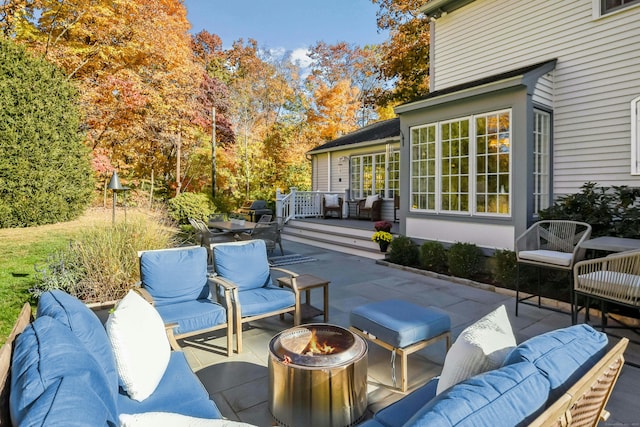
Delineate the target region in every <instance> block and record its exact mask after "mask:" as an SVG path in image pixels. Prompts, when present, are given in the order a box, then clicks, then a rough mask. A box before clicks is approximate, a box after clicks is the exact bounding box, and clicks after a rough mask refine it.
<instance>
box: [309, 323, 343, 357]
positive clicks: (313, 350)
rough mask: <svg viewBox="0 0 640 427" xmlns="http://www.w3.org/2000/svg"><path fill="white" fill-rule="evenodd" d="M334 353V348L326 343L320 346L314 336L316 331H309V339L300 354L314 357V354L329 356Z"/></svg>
mask: <svg viewBox="0 0 640 427" xmlns="http://www.w3.org/2000/svg"><path fill="white" fill-rule="evenodd" d="M335 351H336V348H335V347H332V346H330V345H329V344H327V342H326V341H325V342H323V343H322V344H320V343H319V342H318V337H317V336H316V330H315V329H312V330H311V339H310V340H309V343H308V344H307V346H306V347H305V348H304V350H302V354H304V355H306V356H314V355H316V354H331V353H333V352H335Z"/></svg>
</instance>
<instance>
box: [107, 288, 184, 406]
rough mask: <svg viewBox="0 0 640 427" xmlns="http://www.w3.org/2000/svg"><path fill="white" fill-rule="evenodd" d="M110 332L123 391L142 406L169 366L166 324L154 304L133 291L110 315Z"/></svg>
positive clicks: (108, 333)
mask: <svg viewBox="0 0 640 427" xmlns="http://www.w3.org/2000/svg"><path fill="white" fill-rule="evenodd" d="M106 329H107V335H108V336H109V341H111V348H112V349H113V354H114V356H115V359H116V368H117V369H118V375H119V376H120V382H121V384H122V387H123V388H124V389H125V390H126V392H127V394H128V395H129V397H131V398H132V399H134V400H137V401H139V402H141V401H143V400H144V399H146V398H147V397H149V396H150V395H151V394H152V393H153V392H154V391H155V389H156V387H157V386H158V384H159V383H160V380H161V379H162V376H163V375H164V372H165V370H166V369H167V365H168V364H169V358H170V357H171V348H170V347H169V339H168V338H167V334H166V331H165V328H164V322H163V321H162V318H160V315H159V314H158V312H157V311H156V309H155V308H153V306H151V304H149V303H148V302H147V301H145V300H144V298H142V297H141V296H140V295H138V294H137V293H136V292H134V291H129V293H128V294H127V295H126V296H125V297H124V298H123V299H122V301H120V302H119V303H118V305H117V306H116V309H115V311H114V312H113V313H111V314H110V315H109V319H108V320H107V324H106Z"/></svg>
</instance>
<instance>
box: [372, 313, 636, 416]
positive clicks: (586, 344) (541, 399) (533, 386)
mask: <svg viewBox="0 0 640 427" xmlns="http://www.w3.org/2000/svg"><path fill="white" fill-rule="evenodd" d="M606 346H607V336H606V335H605V334H603V333H601V332H598V331H596V330H594V329H593V328H591V327H590V326H588V325H576V326H572V327H569V328H565V329H559V330H556V331H552V332H549V333H545V334H542V335H539V336H536V337H534V338H531V339H529V340H527V341H525V342H524V343H522V344H520V345H519V346H518V347H516V348H515V349H514V350H512V351H511V353H510V354H509V355H508V356H507V358H506V360H505V362H504V364H503V366H502V367H501V368H499V369H496V370H493V371H489V372H485V373H483V374H480V375H477V376H475V377H472V378H470V379H468V380H466V381H463V382H461V383H458V384H456V385H454V386H453V387H451V388H449V389H448V390H445V391H444V392H443V393H441V394H439V395H437V396H436V387H437V384H438V378H437V377H436V378H434V379H432V380H431V381H429V382H428V383H427V384H425V385H424V386H422V387H420V388H418V389H417V390H415V391H413V392H412V393H410V394H409V395H407V396H405V397H403V398H402V399H400V400H399V401H397V402H395V403H393V404H391V405H389V406H387V407H386V408H384V409H382V410H380V411H378V412H377V413H376V414H375V415H374V416H373V418H372V419H370V420H368V421H366V422H364V423H362V424H361V426H362V427H365V426H366V427H395V426H430V427H440V426H519V425H529V424H531V423H532V422H534V421H538V420H536V419H537V418H538V417H539V416H540V417H541V414H543V413H544V414H546V412H545V411H546V410H547V408H549V407H552V406H554V405H560V403H562V404H564V403H565V400H566V405H567V407H569V406H571V404H572V403H571V402H569V400H575V399H577V398H578V397H580V396H571V397H568V396H570V395H571V393H567V390H568V389H569V388H570V387H572V386H573V385H574V384H575V383H576V382H578V381H579V380H581V379H582V378H583V377H586V376H587V375H586V374H587V373H588V374H590V375H592V376H594V375H595V373H594V372H595V371H597V373H598V374H600V373H601V371H602V369H604V368H602V367H598V369H595V368H594V367H595V366H596V364H602V366H603V367H608V366H609V365H610V364H609V365H607V363H608V362H607V363H600V361H601V360H602V359H604V356H605V355H606V356H609V353H611V352H609V353H607V349H606ZM616 347H617V350H616V351H617V352H618V353H619V358H620V360H623V359H622V352H623V351H624V348H626V341H625V340H623V342H621V343H619V345H618V346H616ZM612 351H613V350H612ZM607 360H608V359H607ZM612 360H613V359H612ZM618 364H619V366H618V367H617V369H618V372H619V369H620V367H621V365H622V363H621V362H618ZM614 378H617V374H616V375H614ZM585 381H587V380H584V381H583V382H585ZM595 381H596V382H597V378H596V380H595ZM613 382H614V383H615V380H614V381H613ZM611 387H613V384H611ZM587 389H588V387H587ZM606 395H607V397H608V394H606ZM561 398H563V399H561ZM558 402H559V403H558ZM604 404H606V400H605V402H604V403H603V405H602V406H603V408H604ZM563 410H566V408H565V407H564V406H563V407H562V408H558V410H557V411H554V412H553V414H554V415H553V416H554V417H555V416H560V415H561V414H563V412H562V411H563ZM559 414H560V415H559ZM599 415H600V413H596V414H595V417H596V418H597V417H598V416H599ZM549 419H554V418H549ZM534 424H537V423H534ZM545 424H547V423H546V421H545V422H542V423H540V425H545Z"/></svg>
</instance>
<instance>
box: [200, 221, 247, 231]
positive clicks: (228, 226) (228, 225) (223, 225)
mask: <svg viewBox="0 0 640 427" xmlns="http://www.w3.org/2000/svg"><path fill="white" fill-rule="evenodd" d="M208 226H209V228H219V229H220V230H223V231H230V232H232V233H241V232H243V231H251V230H253V229H254V228H255V226H256V223H255V222H251V221H245V222H244V224H242V225H241V224H238V223H235V222H231V221H209V223H208Z"/></svg>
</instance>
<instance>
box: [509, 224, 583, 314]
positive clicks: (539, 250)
mask: <svg viewBox="0 0 640 427" xmlns="http://www.w3.org/2000/svg"><path fill="white" fill-rule="evenodd" d="M590 236H591V226H590V225H589V224H587V223H585V222H578V221H569V220H548V221H538V222H536V223H535V224H533V225H532V226H531V227H529V228H528V229H527V231H525V232H524V233H523V234H522V235H520V236H519V237H518V238H517V239H516V244H515V246H516V247H515V249H516V258H517V262H518V276H517V279H516V316H517V315H518V304H520V303H523V304H528V305H537V306H538V308H543V307H542V304H541V284H540V269H541V268H547V269H554V270H561V271H565V272H567V273H568V274H569V287H568V290H569V296H570V301H573V274H572V272H573V266H574V265H575V263H576V262H577V261H580V260H581V259H582V258H584V254H585V249H584V248H581V247H580V244H581V243H582V242H584V241H585V240H587V239H588V238H589V237H590ZM521 264H525V265H531V266H535V267H537V268H538V290H537V295H536V294H531V295H527V296H525V297H522V298H521V297H520V265H521ZM536 296H537V297H538V302H537V304H536V303H532V302H531V301H529V299H531V298H535V297H536ZM544 308H547V309H552V308H550V307H544ZM573 316H574V313H573V304H571V317H572V319H573Z"/></svg>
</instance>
